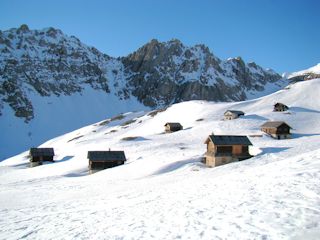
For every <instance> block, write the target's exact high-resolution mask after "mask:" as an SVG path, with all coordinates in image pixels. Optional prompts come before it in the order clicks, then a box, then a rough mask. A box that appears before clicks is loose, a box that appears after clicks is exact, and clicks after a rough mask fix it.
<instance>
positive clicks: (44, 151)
mask: <svg viewBox="0 0 320 240" xmlns="http://www.w3.org/2000/svg"><path fill="white" fill-rule="evenodd" d="M29 156H30V162H43V161H50V162H53V157H54V150H53V148H30V151H29Z"/></svg>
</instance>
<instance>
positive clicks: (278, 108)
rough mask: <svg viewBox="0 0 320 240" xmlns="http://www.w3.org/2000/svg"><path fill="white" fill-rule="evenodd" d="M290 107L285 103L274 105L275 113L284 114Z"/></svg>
mask: <svg viewBox="0 0 320 240" xmlns="http://www.w3.org/2000/svg"><path fill="white" fill-rule="evenodd" d="M288 109H289V107H288V106H287V105H285V104H283V103H279V102H278V103H276V104H274V105H273V111H274V112H284V111H287V110H288Z"/></svg>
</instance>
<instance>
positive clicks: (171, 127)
mask: <svg viewBox="0 0 320 240" xmlns="http://www.w3.org/2000/svg"><path fill="white" fill-rule="evenodd" d="M164 129H165V132H166V133H171V132H176V131H179V130H182V129H183V127H182V125H181V124H180V123H177V122H168V123H166V124H165V125H164Z"/></svg>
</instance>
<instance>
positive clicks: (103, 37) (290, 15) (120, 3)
mask: <svg viewBox="0 0 320 240" xmlns="http://www.w3.org/2000/svg"><path fill="white" fill-rule="evenodd" d="M319 9H320V1H318V0H233V1H231V0H220V1H218V0H211V1H210V0H208V1H205V0H194V1H193V0H184V1H183V0H161V1H155V0H136V1H133V0H114V1H108V0H90V1H89V0H87V1H84V0H69V1H68V0H55V1H43V0H28V1H22V0H20V1H18V0H1V1H0V30H2V31H3V30H7V29H9V28H13V27H19V26H20V25H21V24H23V23H25V24H27V25H28V26H29V28H31V29H42V28H45V27H55V28H59V29H61V30H62V31H63V32H64V33H66V34H68V35H74V36H76V37H78V38H79V39H80V40H81V41H82V42H84V43H86V44H88V45H91V46H95V47H96V48H97V49H99V50H100V51H102V52H103V53H106V54H108V55H110V56H114V57H118V56H125V55H127V54H129V53H131V52H133V51H134V50H136V49H138V48H139V47H141V46H142V45H143V44H145V43H147V42H149V41H150V40H151V39H153V38H156V39H158V40H160V41H168V40H170V39H173V38H177V39H179V40H181V41H182V42H183V43H184V44H185V45H187V46H192V45H195V44H199V43H202V44H205V45H207V46H208V47H209V48H210V50H211V52H213V53H214V54H215V55H216V56H217V57H219V58H222V59H227V58H228V57H236V56H241V57H242V58H243V59H244V60H245V61H246V62H248V61H255V62H256V63H257V64H259V65H261V66H263V67H265V68H268V67H269V68H272V69H274V70H276V71H277V72H279V73H282V72H292V71H296V70H301V69H305V68H309V67H311V66H313V65H316V64H317V63H319V62H320V30H319V29H320V27H319V26H320V14H319Z"/></svg>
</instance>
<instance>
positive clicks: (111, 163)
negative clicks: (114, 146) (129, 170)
mask: <svg viewBox="0 0 320 240" xmlns="http://www.w3.org/2000/svg"><path fill="white" fill-rule="evenodd" d="M88 159H89V169H90V170H102V169H106V168H112V167H116V166H119V165H122V164H124V162H125V161H126V156H125V154H124V151H88Z"/></svg>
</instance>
